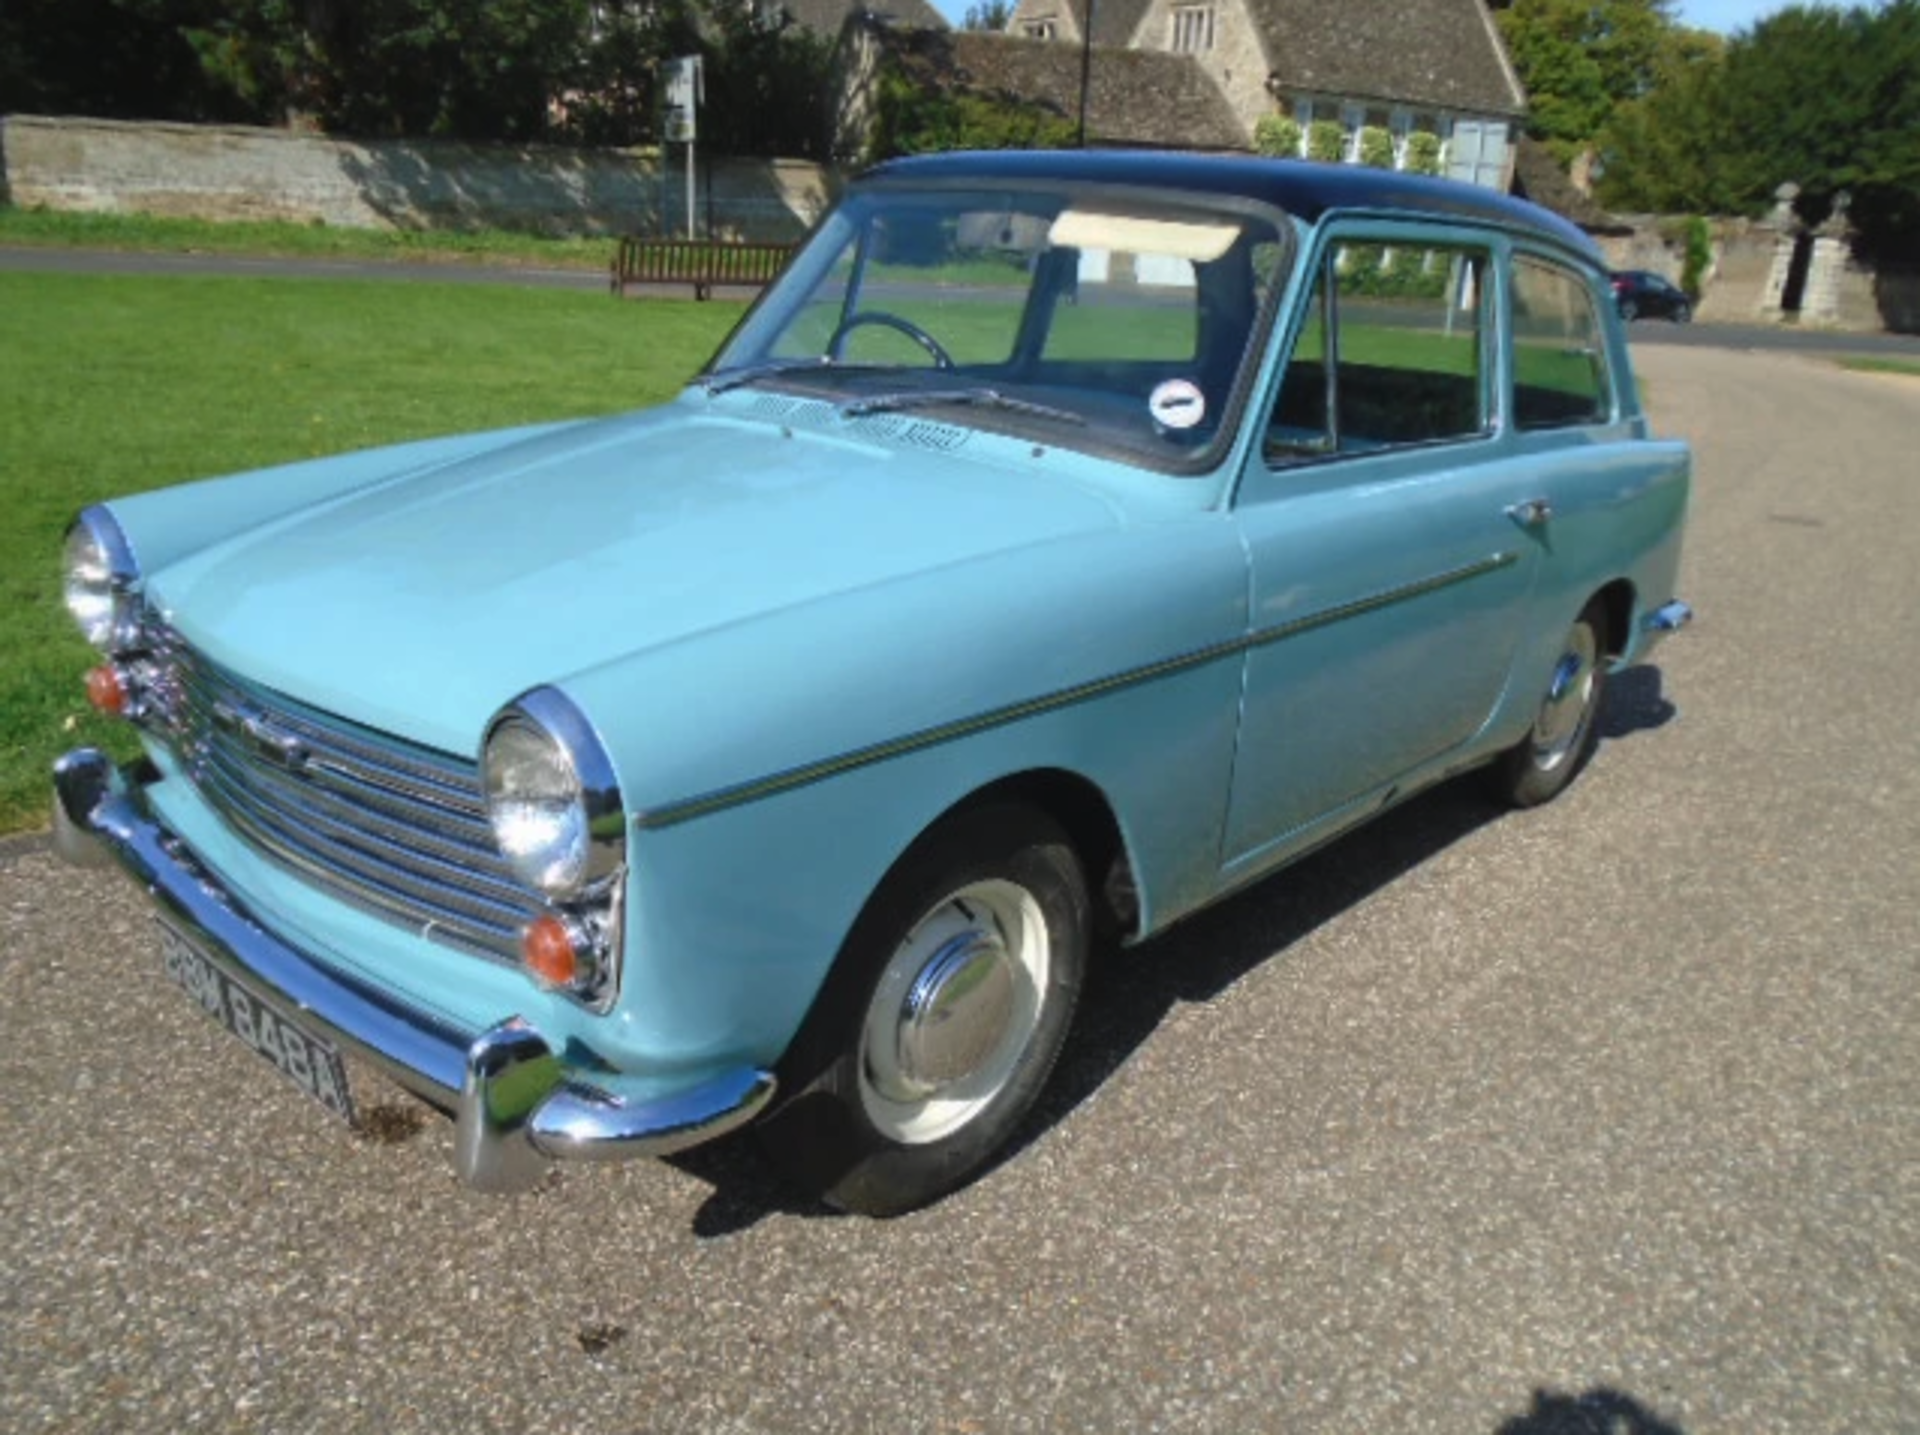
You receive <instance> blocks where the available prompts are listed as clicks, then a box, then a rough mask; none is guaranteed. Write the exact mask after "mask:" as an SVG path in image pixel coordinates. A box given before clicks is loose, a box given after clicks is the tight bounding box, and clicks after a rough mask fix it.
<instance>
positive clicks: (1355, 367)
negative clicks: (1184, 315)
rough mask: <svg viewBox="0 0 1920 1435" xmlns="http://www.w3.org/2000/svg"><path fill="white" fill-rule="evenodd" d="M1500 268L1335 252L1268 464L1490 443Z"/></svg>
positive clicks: (1323, 274)
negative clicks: (1491, 324)
mask: <svg viewBox="0 0 1920 1435" xmlns="http://www.w3.org/2000/svg"><path fill="white" fill-rule="evenodd" d="M1490 262H1491V257H1490V255H1489V252H1488V251H1487V250H1484V249H1476V248H1472V247H1468V246H1462V245H1428V246H1420V247H1407V246H1403V245H1393V246H1389V245H1382V244H1356V243H1346V244H1338V245H1335V246H1334V247H1333V249H1331V250H1330V251H1329V252H1328V253H1327V255H1326V257H1325V260H1324V264H1323V267H1322V269H1321V271H1320V273H1319V275H1318V277H1317V278H1316V281H1315V285H1314V294H1313V299H1312V301H1311V307H1310V310H1309V313H1308V314H1307V316H1306V318H1305V320H1304V322H1303V323H1302V325H1301V328H1300V332H1299V335H1298V337H1297V338H1296V339H1295V341H1294V346H1293V353H1292V354H1291V355H1290V356H1289V357H1288V360H1287V368H1286V373H1285V375H1284V377H1283V378H1282V380H1281V385H1280V396H1279V399H1278V401H1277V402H1276V403H1275V405H1274V410H1273V416H1272V419H1271V422H1270V423H1269V425H1268V430H1267V443H1266V454H1267V459H1268V461H1269V462H1270V463H1275V464H1286V463H1299V462H1303V461H1305V460H1308V459H1313V458H1320V457H1324V456H1326V455H1329V454H1347V453H1367V452H1373V451H1376V450H1379V449H1383V448H1393V447H1399V446H1403V445H1408V444H1424V443H1443V442H1447V441H1450V440H1455V439H1463V438H1474V437H1478V436H1480V435H1482V434H1484V433H1486V432H1487V431H1488V427H1489V421H1488V412H1487V384H1486V343H1485V334H1486V331H1487V326H1488V321H1487V314H1488V305H1489V303H1490V302H1491V296H1490V295H1489V292H1488V289H1487V275H1488V273H1489V265H1490Z"/></svg>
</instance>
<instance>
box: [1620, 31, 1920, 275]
mask: <svg viewBox="0 0 1920 1435" xmlns="http://www.w3.org/2000/svg"><path fill="white" fill-rule="evenodd" d="M1602 140H1603V143H1602V158H1603V160H1604V163H1605V173H1604V175H1603V177H1602V181H1601V187H1600V197H1601V199H1602V200H1603V202H1605V203H1608V204H1611V205H1615V206H1620V207H1633V208H1641V207H1644V208H1652V209H1662V210H1667V211H1677V210H1694V211H1700V212H1707V213H1736V212H1744V213H1758V212H1760V211H1763V210H1764V209H1766V207H1767V206H1768V205H1769V204H1770V203H1771V202H1772V199H1773V195H1774V192H1775V190H1776V189H1777V188H1778V187H1779V186H1780V185H1782V184H1784V183H1788V182H1791V183H1793V184H1796V185H1798V186H1799V187H1800V196H1799V199H1798V200H1797V201H1796V204H1797V207H1798V209H1799V212H1800V216H1801V218H1802V219H1804V220H1805V221H1806V222H1808V223H1810V224H1818V223H1820V222H1821V221H1823V220H1824V219H1825V218H1826V217H1827V216H1828V215H1829V214H1830V213H1831V212H1832V209H1833V207H1834V205H1835V204H1836V203H1837V202H1838V201H1839V198H1840V196H1841V195H1842V194H1845V195H1846V196H1847V197H1848V199H1849V200H1850V201H1851V205H1852V209H1851V217H1852V219H1853V222H1854V224H1855V227H1856V229H1857V231H1858V242H1857V245H1856V247H1857V248H1858V249H1859V250H1860V251H1861V252H1863V253H1864V254H1865V255H1867V256H1868V257H1874V258H1880V259H1887V258H1900V257H1906V258H1908V259H1911V258H1912V256H1913V255H1915V254H1920V0H1889V3H1887V4H1885V5H1884V6H1882V7H1880V8H1878V9H1875V8H1871V7H1868V6H1856V7H1854V8H1853V9H1850V10H1840V9H1833V8H1823V7H1806V6H1795V7H1794V8H1791V9H1788V10H1782V11H1780V12H1778V13H1777V14H1775V15H1772V16H1770V17H1768V18H1767V19H1765V20H1763V21H1761V22H1760V23H1759V24H1757V25H1755V26H1754V27H1753V28H1752V29H1750V30H1747V31H1743V32H1742V33H1740V34H1739V35H1737V36H1735V37H1734V39H1733V40H1732V41H1731V42H1730V43H1729V44H1728V45H1727V47H1726V51H1725V54H1724V56H1720V57H1714V58H1701V59H1697V60H1696V61H1695V62H1693V63H1691V64H1689V65H1687V66H1685V67H1683V68H1681V69H1679V70H1677V71H1675V72H1672V73H1670V74H1669V75H1667V76H1666V78H1664V79H1663V80H1662V82H1661V83H1660V84H1659V85H1658V87H1657V88H1656V89H1655V90H1654V91H1653V92H1652V93H1650V94H1649V95H1647V96H1646V98H1645V99H1644V100H1642V101H1639V102H1636V103H1635V104H1633V105H1630V106H1627V107H1625V108H1624V109H1623V110H1622V111H1621V112H1620V113H1619V114H1618V115H1617V116H1616V117H1615V119H1614V121H1613V122H1612V123H1611V124H1610V125H1609V126H1608V127H1607V130H1606V132H1605V134H1604V135H1603V137H1602Z"/></svg>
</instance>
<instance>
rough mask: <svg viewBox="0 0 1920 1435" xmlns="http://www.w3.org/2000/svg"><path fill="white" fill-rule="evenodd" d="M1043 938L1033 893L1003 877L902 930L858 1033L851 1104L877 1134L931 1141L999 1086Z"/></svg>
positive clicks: (1010, 1065)
mask: <svg viewBox="0 0 1920 1435" xmlns="http://www.w3.org/2000/svg"><path fill="white" fill-rule="evenodd" d="M1048 945H1049V944H1048V939H1047V926H1046V918H1045V916H1044V915H1043V914H1042V912H1041V911H1040V906H1039V903H1038V902H1037V901H1035V899H1034V897H1033V895H1032V893H1030V892H1028V891H1027V890H1026V889H1025V888H1023V887H1020V886H1018V885H1016V884H1015V883H1012V882H1002V881H989V882H974V883H970V884H968V885H967V886H966V887H963V888H961V889H960V890H959V891H957V892H955V893H953V894H952V895H951V896H949V897H947V898H946V899H945V900H943V901H941V902H940V903H938V904H936V905H935V906H934V907H933V908H932V910H930V911H929V912H928V913H927V914H926V915H925V916H924V917H922V918H921V919H920V921H919V922H918V923H917V924H916V925H915V926H914V928H913V930H912V931H910V932H909V933H907V935H906V938H905V939H904V940H903V941H902V942H901V943H900V945H899V947H898V948H896V949H895V951H894V954H893V956H892V958H891V959H890V960H889V961H888V963H887V967H886V970H885V971H884V972H883V973H882V974H881V977H880V981H879V983H878V985H877V986H876V987H875V988H874V993H873V1000H872V1001H871V1002H870V1003H869V1004H868V1007H867V1017H866V1023H865V1026H864V1029H863V1032H862V1039H861V1061H860V1096H861V1101H862V1103H863V1105H864V1106H865V1108H866V1112H867V1116H868V1118H869V1119H870V1120H872V1121H873V1123H874V1125H875V1126H876V1127H878V1128H879V1130H880V1131H881V1133H882V1134H884V1135H885V1136H887V1137H889V1138H890V1139H892V1140H895V1141H899V1142H902V1143H904V1144H918V1143H923V1142H928V1141H937V1140H939V1139H940V1138H941V1137H943V1136H946V1135H949V1134H951V1133H952V1132H954V1131H957V1130H959V1129H960V1128H961V1127H962V1126H964V1125H965V1124H966V1123H967V1122H968V1121H970V1120H971V1119H972V1118H973V1117H974V1116H975V1115H976V1114H977V1113H978V1112H979V1111H980V1110H981V1109H982V1108H983V1107H985V1106H986V1104H987V1103H988V1102H990V1101H992V1100H993V1098H994V1097H995V1096H996V1095H998V1094H999V1092H1000V1091H1001V1089H1002V1088H1004V1087H1005V1086H1006V1084H1007V1082H1008V1081H1009V1080H1010V1079H1011V1078H1012V1076H1013V1074H1014V1072H1015V1071H1017V1070H1018V1069H1019V1066H1020V1062H1021V1059H1022V1058H1023V1057H1024V1056H1025V1055H1026V1052H1027V1049H1028V1048H1029V1047H1030V1046H1031V1044H1032V1041H1033V1034H1034V1031H1035V1030H1036V1029H1037V1027H1038V1025H1039V1018H1040V1008H1041V1003H1042V1000H1043V994H1044V993H1045V991H1046V982H1047V966H1048V960H1049V951H1048Z"/></svg>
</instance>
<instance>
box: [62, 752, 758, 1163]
mask: <svg viewBox="0 0 1920 1435" xmlns="http://www.w3.org/2000/svg"><path fill="white" fill-rule="evenodd" d="M53 771H54V804H53V840H54V848H55V850H56V851H57V852H58V853H59V854H60V855H61V856H62V857H64V858H66V859H67V860H68V861H69V862H73V863H75V864H77V865H81V866H98V865H102V864H103V863H104V862H105V861H106V860H107V859H113V860H115V861H117V862H118V863H119V865H120V866H121V867H122V868H124V869H125V870H126V871H127V872H128V873H129V874H130V875H131V876H132V877H133V878H134V880H135V881H137V882H138V883H139V884H140V885H141V887H142V888H144V889H145V891H146V892H147V894H148V895H149V896H150V897H151V898H152V899H153V901H154V903H155V904H156V905H157V906H158V907H159V908H160V909H161V911H162V912H163V913H164V914H165V915H166V917H167V919H168V920H169V921H170V922H172V923H173V924H174V925H176V926H178V927H181V928H183V929H185V931H186V932H187V933H188V935H190V936H192V937H193V938H194V939H195V941H196V943H197V944H198V946H199V947H200V949H201V950H202V951H203V952H204V953H205V954H206V955H207V956H208V957H210V958H211V959H212V960H214V961H215V962H217V963H219V964H220V965H221V966H223V967H224V968H226V969H227V970H228V972H229V973H230V974H231V975H233V976H235V977H238V978H241V979H242V980H243V981H244V982H246V983H247V984H248V985H251V986H253V987H256V988H258V989H259V990H260V991H261V992H262V993H263V994H264V995H266V996H268V997H269V998H272V999H275V1000H277V1001H278V1002H280V1003H281V1004H282V1005H283V1006H285V1007H286V1008H288V1009H289V1010H290V1011H293V1012H297V1013H298V1015H299V1020H300V1021H301V1023H302V1024H303V1025H306V1026H309V1027H311V1028H313V1029H314V1030H315V1031H317V1032H318V1033H319V1034H321V1035H323V1036H326V1037H328V1038H330V1039H332V1040H333V1041H335V1042H336V1043H338V1044H339V1045H340V1047H341V1048H343V1049H344V1050H346V1051H348V1052H350V1053H352V1054H353V1055H355V1056H357V1057H359V1058H361V1059H362V1060H364V1061H366V1062H368V1063H369V1064H371V1065H372V1066H374V1067H375V1068H376V1069H378V1070H379V1071H381V1072H382V1073H384V1074H385V1075H387V1076H389V1077H391V1078H392V1079H393V1080H394V1081H396V1082H398V1083H399V1084H400V1085H401V1086H403V1087H405V1088H406V1089H407V1090H409V1091H412V1092H413V1093H414V1094H416V1095H418V1096H420V1097H423V1098H424V1099H426V1100H428V1101H430V1102H432V1103H433V1104H435V1105H436V1106H440V1107H442V1108H444V1109H446V1110H449V1111H451V1112H453V1114H454V1119H455V1142H454V1164H455V1167H456V1169H457V1171H458V1173H459V1175H460V1178H461V1179H462V1180H463V1181H465V1182H466V1183H467V1184H468V1185H470V1186H472V1187H474V1188H475V1189H477V1190H482V1191H520V1190H525V1189H527V1188H528V1187H529V1186H531V1185H533V1184H534V1183H535V1182H536V1181H538V1180H539V1178H540V1176H541V1174H542V1172H543V1171H544V1170H545V1168H546V1164H547V1162H548V1161H549V1160H575V1161H616V1160H625V1159H628V1158H631V1157H637V1156H663V1155H666V1154H668V1153H669V1152H673V1151H679V1150H682V1149H684V1148H686V1147H688V1146H694V1145H697V1144H699V1143H700V1142H702V1141H707V1140H711V1139H712V1138H714V1137H716V1136H719V1135H722V1134H723V1133H725V1132H727V1131H731V1130H733V1129H734V1128H735V1127H738V1126H741V1125H744V1124H745V1123H746V1122H748V1121H751V1120H752V1119H753V1118H754V1117H755V1116H757V1115H758V1114H759V1113H760V1112H761V1111H762V1110H764V1109H765V1107H766V1105H767V1103H768V1102H769V1101H770V1100H771V1099H772V1097H773V1091H774V1079H773V1075H772V1073H770V1072H767V1071H763V1070H760V1069H758V1068H754V1067H742V1068H739V1069H735V1070H729V1071H726V1072H723V1073H721V1074H720V1075H718V1076H715V1077H711V1078H708V1079H707V1080H705V1081H702V1082H699V1083H698V1084H696V1085H693V1086H690V1087H686V1088H683V1089H681V1090H678V1091H674V1092H672V1093H670V1094H668V1095H664V1096H663V1095H660V1094H658V1092H657V1090H655V1089H653V1088H649V1090H648V1092H647V1093H645V1094H641V1093H637V1092H623V1089H622V1088H623V1085H625V1084H626V1083H623V1081H622V1078H621V1077H620V1076H619V1075H618V1074H617V1073H610V1072H606V1071H602V1070H598V1069H593V1070H576V1069H570V1068H568V1067H567V1066H566V1065H564V1064H563V1063H562V1061H561V1059H560V1057H559V1056H558V1055H557V1054H556V1053H555V1052H554V1050H553V1047H552V1045H551V1044H550V1043H549V1042H548V1041H547V1039H546V1038H545V1037H544V1036H542V1035H541V1034H540V1032H539V1031H537V1030H536V1029H535V1028H534V1027H533V1026H532V1025H531V1024H529V1023H527V1022H526V1021H523V1020H522V1019H520V1018H518V1017H515V1018H512V1019H510V1020H508V1021H504V1022H501V1023H500V1024H499V1025H497V1026H494V1027H492V1028H490V1029H488V1030H486V1031H481V1032H472V1031H465V1030H460V1029H457V1028H456V1027H454V1026H453V1025H451V1024H449V1023H448V1022H447V1021H446V1020H445V1019H444V1018H441V1017H437V1016H434V1015H431V1014H429V1013H426V1012H422V1011H419V1010H417V1009H416V1008H414V1007H412V1006H410V1005H408V1004H407V1003H405V1002H403V1001H402V1000H400V999H398V998H396V997H394V996H393V995H391V994H389V993H386V992H383V991H381V990H379V989H378V988H376V987H373V986H371V985H369V984H367V983H365V982H362V981H359V980H357V979H355V978H354V977H352V976H349V975H347V974H345V973H342V972H338V971H334V970H332V969H330V968H327V967H325V966H323V965H321V964H320V963H319V962H318V961H317V960H315V959H314V958H312V957H310V956H308V955H307V954H306V953H304V952H302V951H300V950H299V949H298V948H296V947H294V946H292V945H290V944H289V943H287V942H285V941H283V940H281V939H280V938H279V937H277V936H275V935H274V934H273V933H271V932H270V931H268V930H267V929H266V928H265V927H264V926H262V925H261V924H260V923H259V922H258V921H257V920H255V918H254V917H253V916H252V915H250V914H249V913H248V911H247V909H246V907H245V906H244V904H242V903H241V901H240V900H239V899H238V898H236V897H235V896H234V895H233V894H232V893H231V892H229V891H227V890H226V888H225V887H224V886H223V885H222V883H221V882H220V881H219V880H218V879H217V878H216V877H214V876H213V875H212V874H211V873H209V872H208V871H206V870H205V869H204V868H203V867H202V866H201V865H200V864H199V863H198V862H197V861H195V859H194V857H193V855H192V854H191V853H190V852H188V851H187V849H186V847H185V844H183V843H182V842H181V841H180V840H179V838H177V837H176V836H174V834H173V833H171V832H169V831H168V830H167V829H166V827H165V826H163V825H162V824H161V823H160V822H158V821H157V820H155V818H154V817H153V815H152V813H151V811H150V810H149V807H148V804H147V802H146V801H145V799H144V797H143V796H142V795H141V788H140V783H139V781H138V779H129V777H128V776H127V775H126V774H124V773H122V772H121V771H120V770H118V769H116V768H115V767H114V765H113V763H112V762H111V761H110V760H109V759H108V758H107V757H106V756H105V755H104V754H103V753H101V752H99V751H97V750H95V749H93V748H81V749H79V750H77V751H75V752H70V753H68V754H67V755H66V756H65V757H63V758H61V759H60V760H59V761H58V762H57V763H55V764H54V769H53Z"/></svg>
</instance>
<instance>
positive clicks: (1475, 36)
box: [1007, 0, 1527, 190]
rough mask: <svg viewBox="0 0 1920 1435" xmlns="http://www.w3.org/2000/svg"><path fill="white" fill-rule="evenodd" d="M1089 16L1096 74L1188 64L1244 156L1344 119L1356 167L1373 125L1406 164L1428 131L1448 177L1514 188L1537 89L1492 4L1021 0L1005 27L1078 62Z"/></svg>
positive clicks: (1458, 0)
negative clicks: (1281, 129) (1132, 57)
mask: <svg viewBox="0 0 1920 1435" xmlns="http://www.w3.org/2000/svg"><path fill="white" fill-rule="evenodd" d="M1089 8H1091V13H1092V25H1093V47H1094V48H1093V68H1094V71H1095V73H1096V75H1097V72H1098V70H1099V69H1100V67H1101V65H1102V64H1104V63H1106V62H1107V58H1108V55H1109V54H1110V52H1116V51H1126V52H1140V51H1157V52H1161V53H1165V54H1170V55H1174V56H1180V57H1183V58H1184V59H1185V61H1186V62H1187V63H1188V64H1190V65H1191V66H1193V67H1194V68H1196V69H1198V70H1199V71H1200V72H1202V73H1203V74H1205V75H1206V76H1207V78H1208V79H1209V80H1211V81H1212V82H1213V84H1214V85H1215V86H1216V87H1217V88H1218V90H1219V92H1220V94H1221V95H1222V96H1223V97H1224V98H1225V100H1226V103H1227V105H1228V107H1229V108H1230V109H1231V111H1232V113H1233V115H1234V116H1235V120H1236V123H1237V124H1238V126H1239V128H1240V130H1241V136H1242V138H1241V143H1242V145H1243V146H1244V147H1246V148H1251V147H1252V144H1253V128H1254V125H1255V124H1257V123H1258V122H1259V120H1260V118H1261V117H1262V116H1264V115H1268V114H1276V113H1277V114H1282V115H1286V116H1289V117H1291V118H1293V119H1294V120H1296V121H1298V123H1299V125H1300V128H1301V130H1302V131H1303V147H1304V132H1305V130H1306V129H1307V127H1308V126H1309V125H1311V124H1312V123H1313V122H1315V121H1318V120H1329V121H1332V122H1334V123H1336V124H1338V125H1339V126H1340V127H1341V130H1342V131H1343V132H1344V143H1345V157H1346V158H1347V159H1348V160H1349V161H1355V160H1358V158H1359V153H1360V136H1361V131H1362V130H1364V129H1367V128H1369V127H1377V128H1379V129H1381V130H1384V131H1386V132H1387V133H1388V134H1390V135H1391V136H1392V137H1393V144H1394V155H1395V163H1396V164H1404V163H1405V161H1406V154H1407V140H1408V137H1409V136H1411V135H1413V134H1414V133H1416V132H1421V131H1425V132H1428V133H1431V134H1433V135H1435V136H1437V137H1438V138H1439V139H1440V141H1441V143H1442V151H1441V155H1442V167H1443V171H1444V172H1445V173H1446V174H1449V175H1451V176H1452V177H1454V178H1456V179H1462V180H1466V181H1468V182H1470V183H1474V184H1482V185H1486V186H1489V187H1490V188H1494V189H1501V190H1504V189H1506V188H1508V186H1509V184H1510V182H1511V180H1512V177H1513V162H1514V142H1515V140H1516V139H1517V137H1518V135H1519V131H1520V121H1521V119H1522V117H1523V116H1524V114H1525V112H1526V104H1527V100H1526V93H1525V91H1524V90H1523V89H1522V88H1521V85H1520V81H1519V78H1518V76H1516V75H1515V73H1514V70H1513V66H1512V64H1511V63H1510V62H1509V61H1508V59H1507V54H1506V49H1505V47H1504V46H1503V45H1502V44H1501V42H1500V36H1499V32H1498V31H1497V30H1496V29H1495V27H1494V23H1493V17H1492V16H1491V14H1489V12H1488V11H1487V8H1486V6H1485V5H1484V4H1483V3H1482V0H1342V3H1341V4H1339V5H1329V4H1326V3H1324V0H1019V3H1018V5H1017V6H1016V8H1015V9H1014V12H1013V16H1012V18H1011V19H1010V21H1009V22H1008V25H1007V29H1008V32H1009V33H1010V34H1012V35H1015V36H1018V37H1021V38H1024V39H1027V40H1032V41H1038V42H1042V43H1047V44H1056V45H1062V46H1067V47H1070V48H1072V49H1073V50H1074V51H1075V52H1076V53H1078V52H1079V50H1080V48H1081V45H1082V43H1083V39H1084V36H1085V34H1086V31H1085V28H1084V24H1083V19H1082V17H1083V16H1084V15H1085V14H1086V13H1087V12H1088V10H1089ZM1076 84H1077V74H1076Z"/></svg>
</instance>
